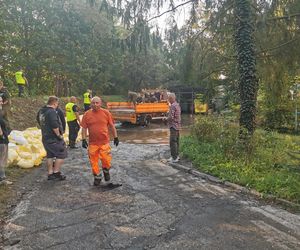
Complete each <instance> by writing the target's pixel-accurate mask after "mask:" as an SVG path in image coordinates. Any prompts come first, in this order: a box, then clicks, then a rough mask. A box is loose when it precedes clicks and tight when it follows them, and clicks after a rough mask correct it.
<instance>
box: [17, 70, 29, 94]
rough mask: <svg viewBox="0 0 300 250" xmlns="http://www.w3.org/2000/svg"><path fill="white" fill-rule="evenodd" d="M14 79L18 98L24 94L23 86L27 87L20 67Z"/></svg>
mask: <svg viewBox="0 0 300 250" xmlns="http://www.w3.org/2000/svg"><path fill="white" fill-rule="evenodd" d="M15 77H16V82H17V84H18V89H19V97H21V96H23V94H24V87H25V85H28V81H27V79H26V77H25V76H24V73H23V69H22V67H20V68H19V70H18V71H17V72H16V73H15Z"/></svg>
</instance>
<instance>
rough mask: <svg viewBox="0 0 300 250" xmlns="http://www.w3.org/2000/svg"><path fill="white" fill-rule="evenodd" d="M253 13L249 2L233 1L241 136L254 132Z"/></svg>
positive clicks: (254, 68)
mask: <svg viewBox="0 0 300 250" xmlns="http://www.w3.org/2000/svg"><path fill="white" fill-rule="evenodd" d="M253 17H254V16H253V13H252V10H251V4H250V0H235V34H234V41H235V46H236V52H237V60H238V70H239V75H240V77H239V93H240V103H241V108H240V128H241V132H242V134H244V133H243V132H244V131H245V132H247V133H248V134H250V135H252V134H253V132H254V130H255V117H256V100H257V91H258V79H257V77H256V58H255V42H254V36H253V33H254V26H253Z"/></svg>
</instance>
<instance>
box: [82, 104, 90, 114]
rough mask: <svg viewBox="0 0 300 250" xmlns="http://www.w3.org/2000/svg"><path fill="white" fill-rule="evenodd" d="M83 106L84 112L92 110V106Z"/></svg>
mask: <svg viewBox="0 0 300 250" xmlns="http://www.w3.org/2000/svg"><path fill="white" fill-rule="evenodd" d="M83 105H84V112H86V111H88V110H89V109H90V108H91V106H90V104H86V103H84V104H83Z"/></svg>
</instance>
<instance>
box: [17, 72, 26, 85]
mask: <svg viewBox="0 0 300 250" xmlns="http://www.w3.org/2000/svg"><path fill="white" fill-rule="evenodd" d="M15 76H16V82H17V84H25V79H24V77H23V72H22V71H17V72H16V73H15Z"/></svg>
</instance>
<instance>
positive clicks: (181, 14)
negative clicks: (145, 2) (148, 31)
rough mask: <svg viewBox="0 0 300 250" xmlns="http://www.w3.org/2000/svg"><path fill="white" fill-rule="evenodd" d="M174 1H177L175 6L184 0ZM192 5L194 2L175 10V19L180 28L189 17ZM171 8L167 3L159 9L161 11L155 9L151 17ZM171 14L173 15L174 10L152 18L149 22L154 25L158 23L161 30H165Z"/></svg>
mask: <svg viewBox="0 0 300 250" xmlns="http://www.w3.org/2000/svg"><path fill="white" fill-rule="evenodd" d="M174 2H175V6H177V5H178V4H181V3H183V1H182V0H175V1H174ZM191 6H192V3H188V4H186V5H183V6H181V7H178V8H177V9H176V10H175V21H176V22H177V25H178V27H179V28H181V27H182V26H183V25H184V23H185V21H186V20H187V19H188V18H189V15H190V9H191ZM169 9H171V7H170V6H169V3H165V4H164V6H163V7H162V8H161V9H160V10H159V12H157V10H153V13H151V16H150V18H151V17H154V16H157V15H159V14H160V13H163V12H165V11H167V10H169ZM171 15H172V12H169V13H166V14H164V15H163V16H161V17H158V18H155V19H153V20H151V21H150V22H149V24H150V25H153V26H156V25H158V27H159V28H160V31H161V32H163V31H164V29H165V28H166V26H167V22H168V19H169V18H170V16H171Z"/></svg>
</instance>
